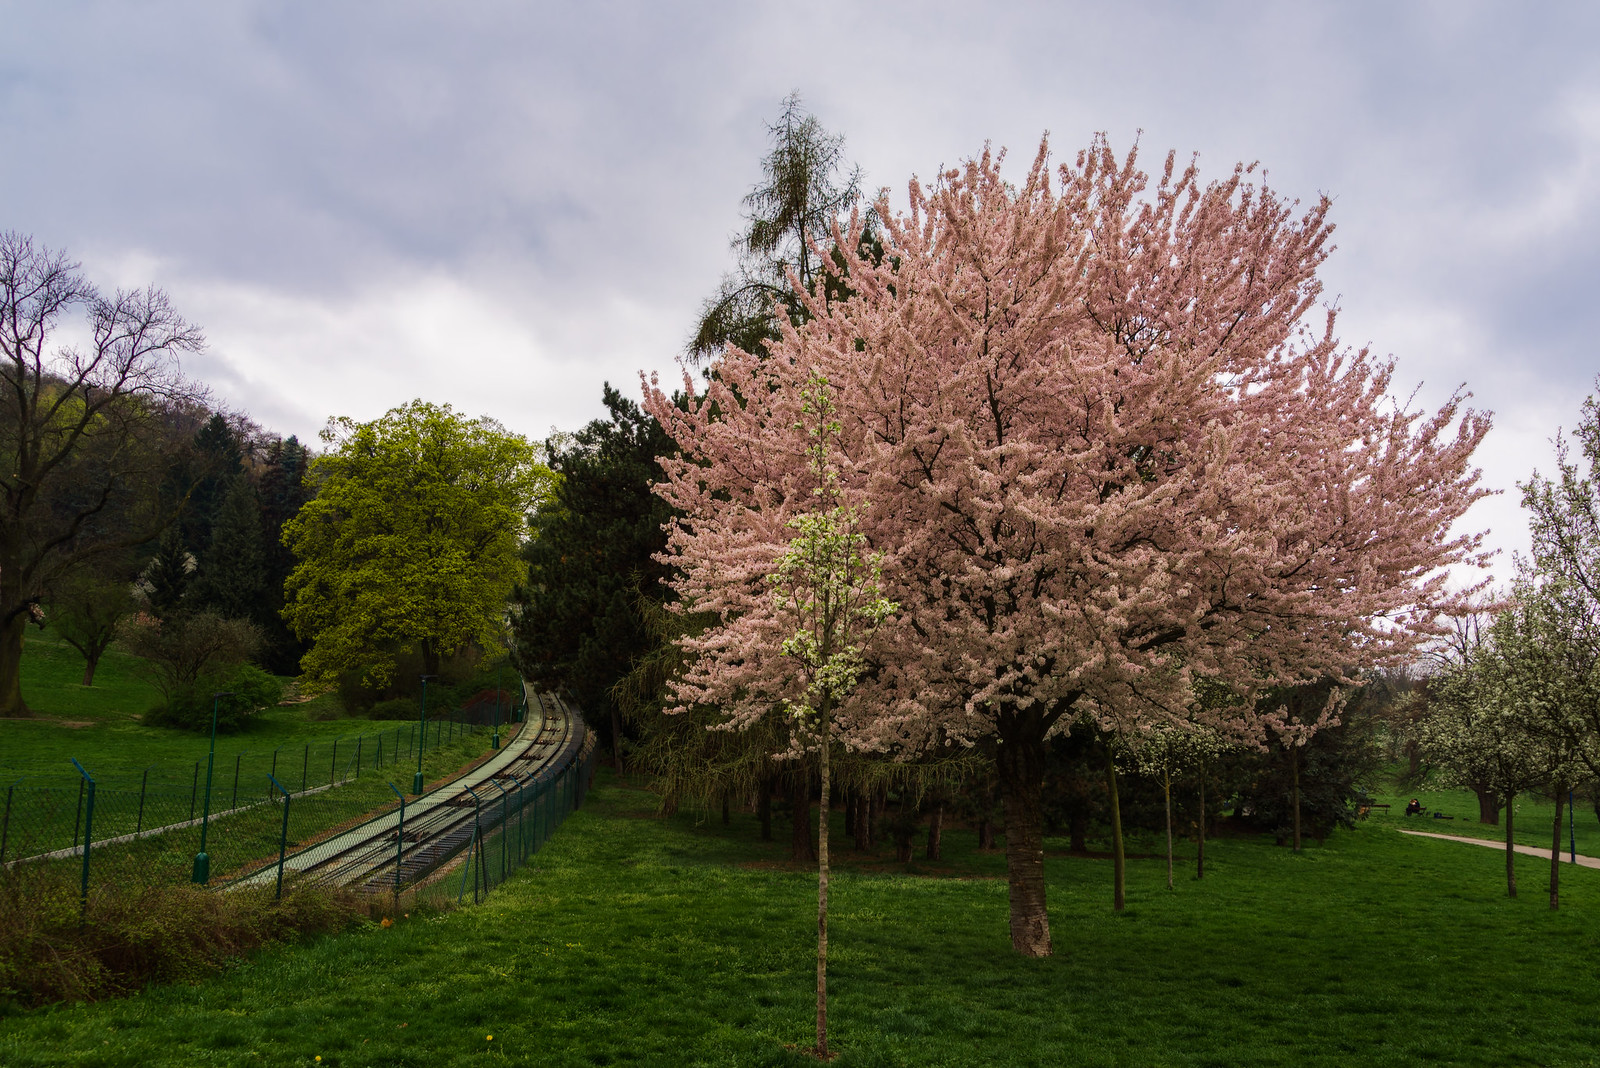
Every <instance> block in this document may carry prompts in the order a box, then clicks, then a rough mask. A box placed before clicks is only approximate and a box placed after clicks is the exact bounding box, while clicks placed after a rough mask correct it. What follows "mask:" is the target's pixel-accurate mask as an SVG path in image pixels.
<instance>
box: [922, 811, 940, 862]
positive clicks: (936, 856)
mask: <svg viewBox="0 0 1600 1068" xmlns="http://www.w3.org/2000/svg"><path fill="white" fill-rule="evenodd" d="M943 836H944V802H943V801H936V802H934V806H933V811H932V812H930V813H928V848H927V849H926V850H925V851H924V853H923V856H924V857H926V858H927V859H928V860H943V859H944V850H943V848H942V846H943V842H942V841H941V839H942V838H943Z"/></svg>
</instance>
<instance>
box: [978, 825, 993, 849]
mask: <svg viewBox="0 0 1600 1068" xmlns="http://www.w3.org/2000/svg"><path fill="white" fill-rule="evenodd" d="M992 849H994V820H992V819H990V818H989V817H988V816H985V817H983V818H982V819H980V820H979V821H978V852H980V853H987V852H989V851H990V850H992Z"/></svg>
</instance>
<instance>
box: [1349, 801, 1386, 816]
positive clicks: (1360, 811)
mask: <svg viewBox="0 0 1600 1068" xmlns="http://www.w3.org/2000/svg"><path fill="white" fill-rule="evenodd" d="M1375 808H1381V809H1383V814H1384V815H1385V816H1387V815H1388V814H1389V806H1388V805H1387V804H1386V803H1384V802H1381V801H1360V802H1357V803H1356V818H1357V819H1362V820H1364V819H1366V818H1367V817H1368V816H1369V815H1371V813H1372V810H1373V809H1375Z"/></svg>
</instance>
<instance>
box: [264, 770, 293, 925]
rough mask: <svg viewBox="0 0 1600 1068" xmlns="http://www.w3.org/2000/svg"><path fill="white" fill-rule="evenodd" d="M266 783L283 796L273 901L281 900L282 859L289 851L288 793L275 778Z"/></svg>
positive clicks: (268, 778) (270, 777)
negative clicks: (276, 885)
mask: <svg viewBox="0 0 1600 1068" xmlns="http://www.w3.org/2000/svg"><path fill="white" fill-rule="evenodd" d="M267 781H269V782H271V783H272V785H274V786H276V787H277V788H278V792H279V793H280V794H282V795H283V830H281V831H279V832H278V889H277V890H276V891H275V892H274V893H273V895H272V899H273V900H274V901H282V900H283V857H284V854H285V853H287V852H288V850H289V801H290V796H289V791H288V790H285V789H284V788H283V783H281V782H279V781H278V780H277V779H276V778H275V777H273V776H271V775H268V776H267Z"/></svg>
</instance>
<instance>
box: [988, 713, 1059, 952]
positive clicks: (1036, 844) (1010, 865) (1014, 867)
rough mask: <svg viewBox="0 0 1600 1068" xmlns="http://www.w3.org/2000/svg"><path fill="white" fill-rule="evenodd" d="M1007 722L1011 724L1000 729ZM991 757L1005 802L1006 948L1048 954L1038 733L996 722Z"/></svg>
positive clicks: (1040, 741)
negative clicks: (997, 730)
mask: <svg viewBox="0 0 1600 1068" xmlns="http://www.w3.org/2000/svg"><path fill="white" fill-rule="evenodd" d="M1007 726H1010V727H1012V729H1011V730H1009V731H1008V730H1006V729H1005V728H1006V727H1007ZM995 762H996V764H997V766H998V771H999V773H1000V796H1001V799H1002V800H1003V801H1004V803H1005V828H1006V880H1007V882H1008V884H1009V886H1010V897H1011V948H1012V949H1014V950H1016V951H1017V952H1018V953H1021V954H1023V955H1024V956H1028V957H1048V956H1049V955H1050V917H1049V915H1048V914H1047V913H1046V911H1045V896H1044V894H1045V892H1044V827H1043V819H1042V812H1043V807H1044V736H1043V733H1042V732H1040V733H1037V734H1035V733H1031V732H1027V731H1024V730H1017V729H1015V725H1013V724H1005V725H1003V726H1002V733H1001V739H1000V744H999V745H998V746H997V747H996V751H995Z"/></svg>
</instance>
